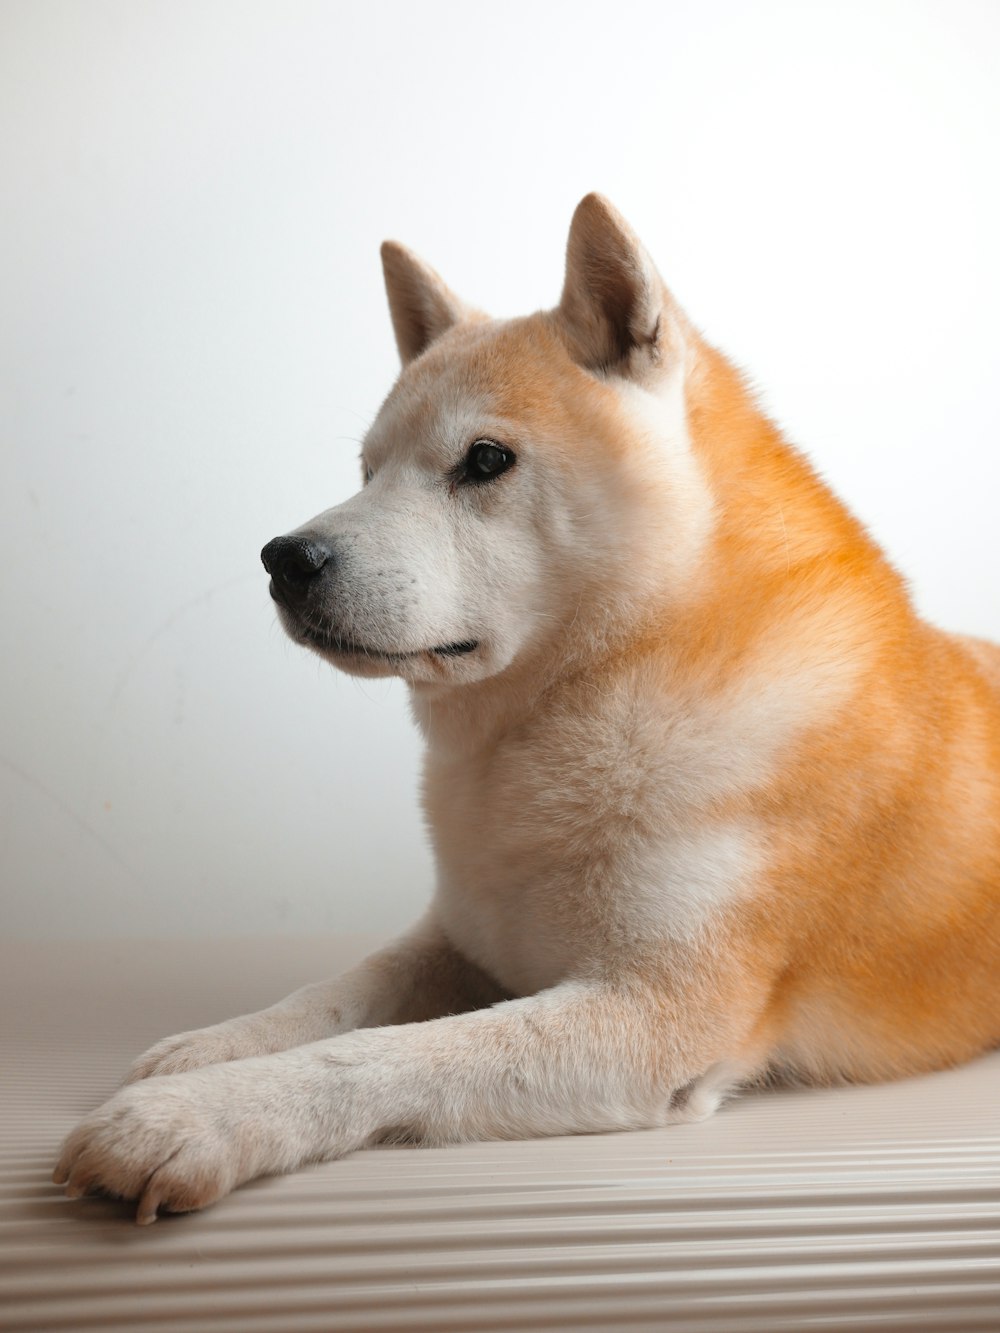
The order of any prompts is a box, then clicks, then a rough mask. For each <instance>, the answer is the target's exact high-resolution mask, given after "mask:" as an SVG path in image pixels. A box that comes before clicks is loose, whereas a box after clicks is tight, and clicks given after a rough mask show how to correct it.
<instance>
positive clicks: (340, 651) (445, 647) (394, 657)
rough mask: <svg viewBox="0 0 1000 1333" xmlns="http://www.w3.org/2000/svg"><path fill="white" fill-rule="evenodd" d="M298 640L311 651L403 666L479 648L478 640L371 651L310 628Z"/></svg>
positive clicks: (461, 655) (337, 636)
mask: <svg viewBox="0 0 1000 1333" xmlns="http://www.w3.org/2000/svg"><path fill="white" fill-rule="evenodd" d="M298 633H299V637H300V638H301V639H302V640H303V641H304V642H306V643H308V644H311V645H312V647H314V648H321V649H322V650H323V651H324V652H327V653H335V654H336V655H337V656H338V657H366V658H369V659H375V660H377V661H381V662H404V661H406V660H407V659H408V658H413V657H423V656H424V654H425V653H430V654H432V655H433V656H434V657H464V656H465V655H466V654H467V653H472V652H475V650H476V649H477V648H478V647H479V640H478V639H462V640H460V641H459V642H458V643H440V644H436V645H435V646H434V647H433V648H417V649H413V650H410V651H407V652H393V651H391V650H389V649H386V648H373V647H371V646H370V645H369V644H365V643H358V642H357V640H356V639H348V638H344V637H343V636H342V635H340V634H334V633H333V632H332V631H330V630H322V629H315V628H313V627H312V626H311V625H301V626H300V627H299V631H298Z"/></svg>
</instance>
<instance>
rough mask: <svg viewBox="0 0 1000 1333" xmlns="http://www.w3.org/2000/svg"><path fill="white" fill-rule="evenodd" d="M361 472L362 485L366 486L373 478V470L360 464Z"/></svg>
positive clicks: (366, 465) (364, 464) (365, 464)
mask: <svg viewBox="0 0 1000 1333" xmlns="http://www.w3.org/2000/svg"><path fill="white" fill-rule="evenodd" d="M361 472H362V475H363V477H364V484H365V485H366V486H367V485H368V483H369V482H370V481H371V479H372V477H374V475H375V473H374V470H373V469H372V468H371V467H369V465H368V464H367V463H362V465H361Z"/></svg>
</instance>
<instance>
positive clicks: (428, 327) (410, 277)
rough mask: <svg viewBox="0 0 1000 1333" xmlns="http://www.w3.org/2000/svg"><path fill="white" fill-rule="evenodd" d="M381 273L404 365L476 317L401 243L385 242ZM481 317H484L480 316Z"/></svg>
mask: <svg viewBox="0 0 1000 1333" xmlns="http://www.w3.org/2000/svg"><path fill="white" fill-rule="evenodd" d="M382 272H383V274H384V276H385V290H386V295H387V296H388V298H389V313H390V314H391V315H392V327H393V330H394V331H395V334H396V346H397V347H398V348H399V356H400V360H401V361H402V363H403V365H404V366H405V365H408V364H409V363H410V362H411V361H412V360H413V359H414V358H415V357H418V356H419V355H420V353H421V352H423V351H425V350H426V349H427V348H428V347H429V346H430V345H431V343H432V342H433V341H434V339H435V338H440V336H441V334H442V333H444V332H445V330H446V329H450V328H451V326H452V325H453V324H457V323H458V322H459V321H460V320H463V319H473V318H475V317H476V313H477V312H475V311H472V310H470V309H469V308H468V307H467V306H466V305H465V304H464V303H463V302H462V301H460V300H459V299H458V297H457V296H456V295H455V294H454V292H453V291H451V289H450V288H449V287H447V286H446V285H445V283H444V282H443V281H442V279H441V278H440V277H439V276H438V274H437V273H435V272H434V270H433V269H432V268H431V266H430V264H425V263H424V261H423V260H422V259H418V258H417V256H416V255H415V254H414V253H413V251H412V250H407V248H406V246H405V245H400V244H399V243H398V241H384V242H383V243H382ZM480 318H482V316H480Z"/></svg>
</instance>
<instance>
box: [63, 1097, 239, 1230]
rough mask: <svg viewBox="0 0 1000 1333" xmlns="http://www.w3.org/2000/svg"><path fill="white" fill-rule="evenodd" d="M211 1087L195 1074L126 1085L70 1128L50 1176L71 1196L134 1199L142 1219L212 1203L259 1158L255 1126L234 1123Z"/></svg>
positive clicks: (138, 1219) (138, 1218)
mask: <svg viewBox="0 0 1000 1333" xmlns="http://www.w3.org/2000/svg"><path fill="white" fill-rule="evenodd" d="M206 1072H208V1071H206ZM211 1094H212V1089H211V1088H210V1087H208V1086H207V1085H206V1084H205V1080H204V1079H203V1078H200V1077H199V1076H198V1075H190V1076H185V1077H184V1078H164V1079H157V1080H156V1081H155V1082H152V1083H144V1084H140V1085H139V1086H137V1087H131V1088H123V1089H122V1091H121V1092H119V1093H117V1094H116V1095H115V1096H114V1097H112V1098H111V1100H110V1101H109V1102H106V1103H105V1104H104V1105H103V1106H102V1107H100V1108H99V1109H98V1110H97V1111H95V1112H94V1113H93V1114H92V1115H91V1116H89V1117H88V1118H87V1119H86V1120H84V1121H83V1123H82V1124H81V1125H79V1126H78V1128H77V1129H75V1130H74V1131H73V1133H72V1134H71V1135H70V1136H69V1138H68V1139H67V1140H66V1142H65V1144H64V1146H63V1150H62V1155H61V1157H60V1159H59V1165H58V1166H57V1167H56V1169H55V1172H54V1173H53V1177H52V1178H53V1180H54V1181H55V1183H56V1184H57V1185H65V1186H66V1193H67V1195H68V1196H69V1198H71V1199H75V1198H79V1197H80V1195H82V1194H86V1193H88V1192H92V1191H100V1192H102V1193H105V1194H113V1195H117V1196H120V1197H121V1198H124V1199H137V1200H138V1201H139V1204H138V1211H137V1213H136V1221H137V1222H140V1223H148V1222H152V1221H155V1219H156V1210H157V1208H159V1207H163V1208H167V1209H169V1210H171V1211H172V1212H187V1211H189V1210H191V1209H193V1208H204V1207H205V1206H206V1205H207V1204H210V1203H214V1202H215V1201H216V1199H219V1198H221V1197H222V1195H224V1194H227V1193H228V1192H229V1191H230V1190H231V1189H233V1188H234V1187H235V1186H236V1185H238V1184H240V1183H241V1182H242V1181H244V1180H249V1179H250V1178H251V1177H252V1176H254V1175H256V1174H258V1172H259V1170H260V1163H259V1162H257V1161H255V1154H254V1152H253V1150H252V1145H253V1144H254V1134H253V1132H252V1131H253V1126H252V1125H250V1126H247V1125H246V1124H245V1123H244V1124H241V1123H239V1121H237V1122H236V1123H235V1124H234V1122H233V1119H232V1118H231V1117H227V1116H226V1115H225V1113H224V1110H223V1109H222V1108H223V1107H224V1103H221V1104H220V1103H219V1100H218V1098H215V1097H213V1096H212V1095H211ZM248 1130H249V1131H250V1132H248Z"/></svg>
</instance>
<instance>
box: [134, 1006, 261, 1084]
mask: <svg viewBox="0 0 1000 1333" xmlns="http://www.w3.org/2000/svg"><path fill="white" fill-rule="evenodd" d="M268 1051H269V1047H268V1045H267V1043H266V1042H265V1041H264V1039H263V1033H262V1032H261V1031H260V1030H258V1029H257V1028H256V1027H255V1026H254V1025H253V1024H252V1023H251V1022H249V1021H247V1020H244V1019H231V1020H230V1021H229V1022H227V1023H217V1024H216V1025H215V1026H214V1027H210V1028H199V1029H198V1030H197V1031H194V1032H179V1033H178V1034H177V1035H176V1036H175V1037H164V1039H163V1040H162V1041H158V1042H157V1043H156V1045H155V1046H151V1047H150V1048H149V1050H148V1051H146V1052H145V1054H143V1055H140V1056H139V1058H138V1060H136V1061H135V1062H134V1064H133V1065H132V1067H131V1068H130V1069H129V1071H128V1073H127V1074H126V1075H125V1083H126V1085H128V1084H129V1083H138V1082H139V1081H140V1080H141V1079H144V1078H154V1077H156V1076H158V1075H161V1074H186V1073H187V1072H188V1071H189V1070H192V1069H201V1068H202V1066H203V1065H217V1064H225V1063H228V1062H229V1061H230V1060H246V1059H249V1058H250V1057H251V1056H253V1055H266V1054H268Z"/></svg>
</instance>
